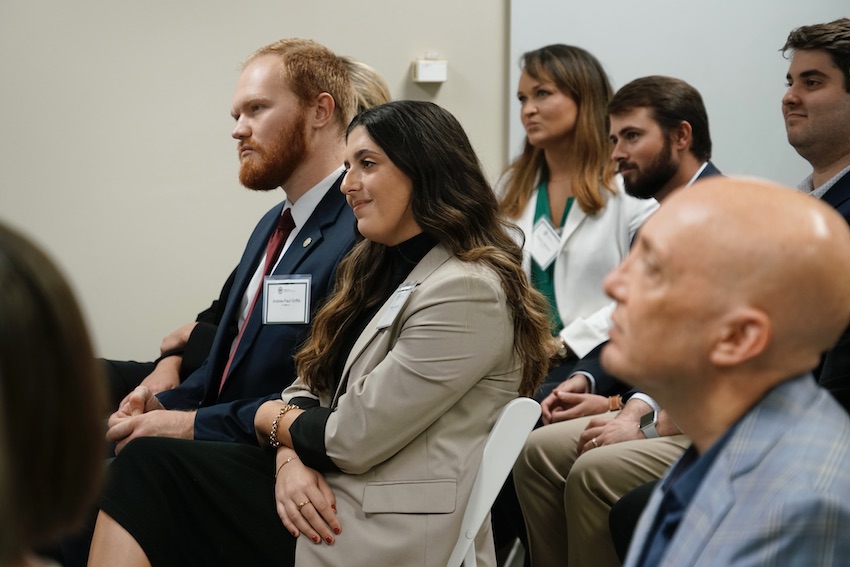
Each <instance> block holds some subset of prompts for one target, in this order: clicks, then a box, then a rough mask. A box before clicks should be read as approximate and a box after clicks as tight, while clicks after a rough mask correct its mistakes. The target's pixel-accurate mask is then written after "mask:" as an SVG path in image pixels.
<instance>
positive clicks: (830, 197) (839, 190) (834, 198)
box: [822, 173, 850, 209]
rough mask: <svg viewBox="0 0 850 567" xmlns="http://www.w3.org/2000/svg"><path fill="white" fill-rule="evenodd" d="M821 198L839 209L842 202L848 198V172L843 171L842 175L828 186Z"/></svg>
mask: <svg viewBox="0 0 850 567" xmlns="http://www.w3.org/2000/svg"><path fill="white" fill-rule="evenodd" d="M822 200H823V202H825V203H828V204H829V205H831V206H832V207H833V208H835V209H840V208H841V205H842V204H844V203H845V202H847V201H848V200H850V173H845V174H844V177H842V178H841V179H839V180H838V181H837V182H836V183H835V185H833V186H832V187H830V188H829V191H827V192H826V194H825V195H824V196H823V199H822Z"/></svg>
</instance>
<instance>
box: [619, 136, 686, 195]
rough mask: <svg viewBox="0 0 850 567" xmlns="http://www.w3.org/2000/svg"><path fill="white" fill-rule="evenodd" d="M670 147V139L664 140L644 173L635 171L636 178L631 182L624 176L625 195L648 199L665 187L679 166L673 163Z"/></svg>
mask: <svg viewBox="0 0 850 567" xmlns="http://www.w3.org/2000/svg"><path fill="white" fill-rule="evenodd" d="M672 147H673V145H672V144H671V142H670V139H669V138H666V139H665V140H664V147H663V148H662V149H661V153H659V154H658V155H657V156H655V159H653V160H652V161H651V162H650V163H649V165H648V166H646V171H643V172H642V171H641V170H637V176H635V178H634V181H631V182H629V181H628V180H627V179H626V177H625V176H624V177H623V185H624V186H625V187H626V193H628V194H629V195H631V196H632V197H637V198H638V199H649V198H650V197H654V196H655V194H656V193H658V191H660V190H661V189H662V188H663V187H664V186H665V185H667V183H668V182H669V181H670V180H671V179H673V176H674V175H676V172H677V171H678V170H679V164H678V163H675V162H674V161H673V152H672V151H671V150H672Z"/></svg>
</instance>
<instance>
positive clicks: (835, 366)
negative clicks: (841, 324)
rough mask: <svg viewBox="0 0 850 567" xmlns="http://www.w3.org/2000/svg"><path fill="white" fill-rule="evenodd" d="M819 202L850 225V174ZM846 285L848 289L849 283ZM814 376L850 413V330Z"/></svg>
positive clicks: (842, 336) (827, 353)
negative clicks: (836, 212) (825, 204)
mask: <svg viewBox="0 0 850 567" xmlns="http://www.w3.org/2000/svg"><path fill="white" fill-rule="evenodd" d="M821 200H822V201H823V202H825V203H827V204H829V205H832V206H833V207H835V210H837V211H838V212H839V213H841V215H842V216H843V217H844V220H846V221H847V222H848V223H850V173H847V174H845V175H844V177H842V178H841V179H839V180H838V183H836V184H835V185H833V186H832V187H830V189H829V191H827V192H826V194H825V195H824V196H823V197H822V199H821ZM847 285H848V287H850V282H847ZM816 376H817V379H818V383H819V384H820V385H821V386H823V387H824V388H826V389H827V390H829V391H830V393H831V394H832V395H833V396H835V399H836V400H838V403H840V404H841V405H842V406H844V409H845V410H846V411H847V412H850V328H848V329H847V330H846V331H844V334H843V335H841V338H840V339H838V344H836V345H835V346H834V347H832V348H831V349H829V350H828V351H827V352H826V354H825V355H824V357H823V360H822V361H821V366H820V367H819V368H818V370H817V372H816Z"/></svg>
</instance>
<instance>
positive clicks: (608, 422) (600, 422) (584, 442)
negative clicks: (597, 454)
mask: <svg viewBox="0 0 850 567" xmlns="http://www.w3.org/2000/svg"><path fill="white" fill-rule="evenodd" d="M639 423H640V418H638V419H637V420H635V419H634V418H633V417H632V416H630V415H629V414H628V413H624V412H620V413H619V414H618V415H617V416H616V417H611V416H608V415H601V416H599V417H594V418H593V419H591V420H590V422H589V423H588V424H587V427H586V428H585V430H584V431H583V432H582V434H581V437H579V440H578V447H577V449H578V453H579V454H582V453H584V452H585V451H589V450H591V449H596V448H597V447H601V446H603V445H613V444H615V443H622V442H623V441H633V440H636V439H646V435H644V434H643V432H642V431H641V430H640V428H639V427H638V425H639Z"/></svg>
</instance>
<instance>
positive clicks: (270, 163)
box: [239, 109, 307, 191]
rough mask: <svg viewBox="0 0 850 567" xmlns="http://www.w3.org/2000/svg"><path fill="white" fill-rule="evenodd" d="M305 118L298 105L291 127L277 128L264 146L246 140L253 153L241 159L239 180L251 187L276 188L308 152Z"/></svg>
mask: <svg viewBox="0 0 850 567" xmlns="http://www.w3.org/2000/svg"><path fill="white" fill-rule="evenodd" d="M306 124H307V120H306V118H305V114H304V111H303V110H301V109H299V110H298V111H297V115H296V117H295V119H294V120H293V121H292V123H291V124H290V127H289V128H288V129H286V130H283V131H281V132H280V135H279V136H278V138H277V139H276V140H274V141H273V142H271V143H269V144H268V145H266V146H259V145H257V144H256V143H251V142H250V139H249V140H248V141H247V142H246V143H248V144H249V145H250V146H251V147H252V148H253V150H254V154H253V155H250V156H248V157H247V158H245V159H243V160H242V162H241V165H240V167H239V181H240V182H241V183H242V185H244V186H245V187H247V188H248V189H253V190H254V191H271V190H273V189H277V188H278V187H280V186H281V185H283V184H284V183H286V181H287V180H288V179H289V178H290V176H291V175H292V173H293V172H294V171H295V170H296V169H297V168H298V166H299V165H301V162H302V161H303V160H304V156H305V155H306V154H307V132H306V128H305V126H306Z"/></svg>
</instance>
